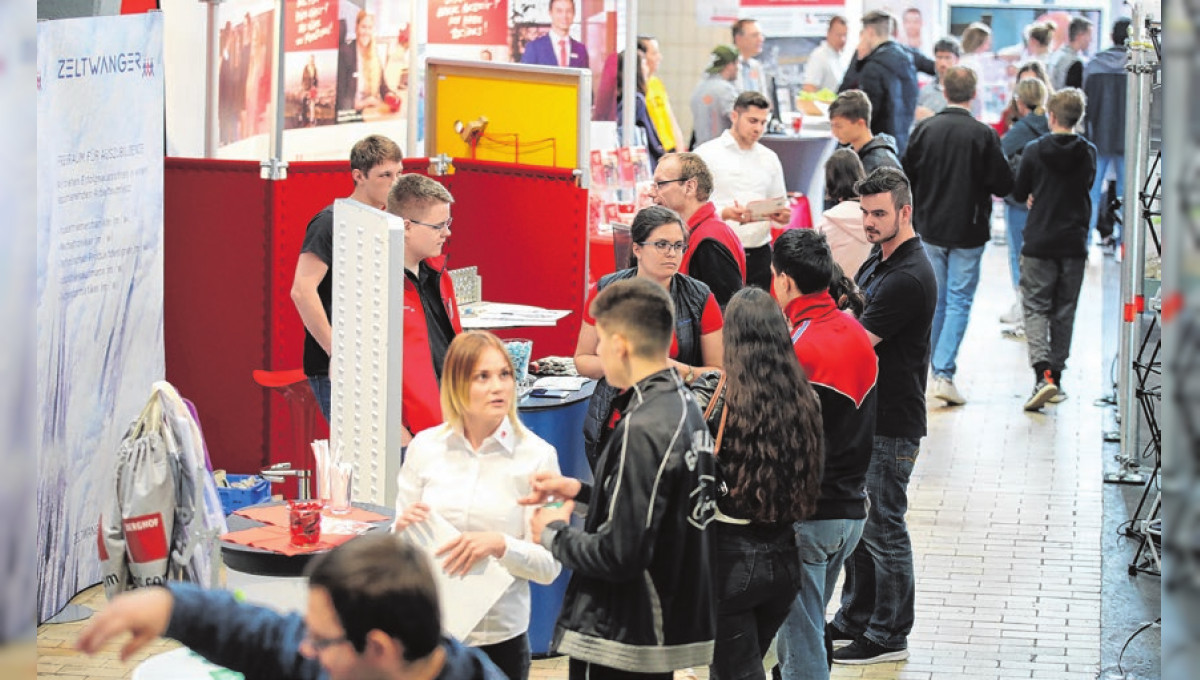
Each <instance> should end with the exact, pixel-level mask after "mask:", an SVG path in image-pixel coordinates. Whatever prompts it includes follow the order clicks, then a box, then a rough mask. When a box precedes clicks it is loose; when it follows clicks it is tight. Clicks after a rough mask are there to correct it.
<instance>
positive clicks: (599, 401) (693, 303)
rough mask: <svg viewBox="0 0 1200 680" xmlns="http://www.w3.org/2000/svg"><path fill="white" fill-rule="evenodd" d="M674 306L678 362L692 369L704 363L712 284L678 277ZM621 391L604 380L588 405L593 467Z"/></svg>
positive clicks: (587, 443) (628, 274) (630, 272)
mask: <svg viewBox="0 0 1200 680" xmlns="http://www.w3.org/2000/svg"><path fill="white" fill-rule="evenodd" d="M636 275H637V269H636V268H631V269H622V270H621V271H618V272H613V273H612V274H607V275H605V276H602V277H600V281H598V282H597V283H596V291H597V292H599V291H602V290H604V289H605V288H606V287H607V286H608V285H609V284H610V283H613V282H614V281H623V280H625V279H630V278H633V277H634V276H636ZM670 293H671V304H672V305H674V307H675V343H676V344H677V345H678V347H679V354H678V355H677V356H676V357H675V360H676V361H679V362H680V363H684V364H687V365H689V366H700V365H702V364H703V361H702V356H701V352H700V335H701V333H700V319H701V317H702V316H704V305H705V303H707V302H708V296H709V295H711V294H712V293H711V292H710V291H709V288H708V285H707V284H705V283H703V282H701V281H698V280H696V279H693V278H692V277H690V276H688V275H686V274H676V275H675V276H673V277H672V278H671V290H670ZM619 393H620V390H618V389H617V388H615V387H613V386H611V385H609V384H608V381H607V380H605V379H603V378H601V379H600V382H599V383H597V384H596V391H595V392H593V393H592V398H591V401H589V402H588V412H587V420H585V421H584V423H583V446H584V451H586V452H587V457H588V463H590V464H592V465H593V466H594V465H595V463H596V458H598V457H599V455H600V450H601V444H602V442H601V435H602V434H604V430H605V425H606V424H607V423H608V421H609V419H610V418H611V417H612V400H613V397H615V396H617V394H619Z"/></svg>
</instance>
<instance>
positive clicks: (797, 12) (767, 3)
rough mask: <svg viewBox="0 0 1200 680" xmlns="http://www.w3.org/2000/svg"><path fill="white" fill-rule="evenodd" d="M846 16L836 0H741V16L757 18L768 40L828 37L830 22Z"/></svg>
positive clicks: (841, 5) (841, 3)
mask: <svg viewBox="0 0 1200 680" xmlns="http://www.w3.org/2000/svg"><path fill="white" fill-rule="evenodd" d="M844 13H845V3H844V2H839V1H837V0H741V9H740V10H739V12H738V16H739V17H741V18H746V17H750V18H754V19H756V20H758V25H759V26H760V27H761V28H762V31H763V34H764V35H765V36H767V37H768V38H796V37H805V38H817V39H818V42H820V40H819V39H820V38H824V37H825V31H826V29H828V28H829V19H830V18H831V17H833V15H835V14H844Z"/></svg>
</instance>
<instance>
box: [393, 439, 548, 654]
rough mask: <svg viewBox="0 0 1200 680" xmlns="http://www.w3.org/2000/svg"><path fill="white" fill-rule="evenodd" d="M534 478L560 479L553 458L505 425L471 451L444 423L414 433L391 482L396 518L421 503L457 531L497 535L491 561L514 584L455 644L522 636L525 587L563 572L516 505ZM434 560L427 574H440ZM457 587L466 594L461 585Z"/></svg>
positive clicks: (528, 511)
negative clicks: (547, 474)
mask: <svg viewBox="0 0 1200 680" xmlns="http://www.w3.org/2000/svg"><path fill="white" fill-rule="evenodd" d="M540 470H549V471H551V472H553V473H555V474H559V468H558V454H557V452H556V451H555V450H554V447H553V446H551V445H550V444H548V443H546V442H545V441H544V440H543V439H541V438H540V437H538V436H537V435H536V434H534V433H533V432H530V431H529V430H528V429H527V428H525V427H523V426H522V427H513V423H512V422H511V421H510V420H509V418H508V417H505V418H504V420H503V421H502V422H501V423H500V426H499V427H498V428H496V431H495V432H493V433H492V434H491V435H490V436H489V437H488V438H487V439H484V440H483V443H482V444H481V445H480V447H479V449H478V450H475V449H473V448H472V447H471V444H470V442H468V441H467V438H466V437H465V436H464V435H463V433H462V432H461V431H458V430H455V429H454V428H452V427H451V426H450V425H449V424H446V423H443V424H442V425H439V426H437V427H433V428H429V429H427V430H424V431H422V432H420V433H418V434H417V435H416V436H415V437H413V440H412V442H411V443H409V445H408V453H407V456H406V458H405V462H404V465H403V466H402V467H401V468H400V474H399V477H398V479H397V482H398V486H399V491H398V493H397V495H396V515H397V516H400V515H401V514H402V513H403V512H404V509H405V508H407V507H408V506H409V505H411V504H412V503H415V502H417V501H422V502H424V503H425V504H426V505H428V506H429V507H430V508H431V509H433V510H435V511H437V512H438V514H440V515H441V516H442V517H444V518H445V519H446V521H447V522H449V523H450V524H451V525H452V526H453V527H454V528H456V529H458V530H459V531H496V532H499V533H501V534H503V535H504V543H505V551H504V557H501V558H500V559H499V560H498V561H499V563H500V565H501V566H503V567H504V568H505V569H507V570H508V571H509V573H510V574H512V575H513V576H514V577H515V578H516V580H515V581H513V584H512V585H510V586H509V587H508V590H507V591H506V592H505V593H504V595H502V596H501V597H500V599H499V600H498V601H497V602H496V605H495V606H494V607H492V609H491V611H490V612H488V614H487V615H486V616H484V617H483V619H482V620H481V621H480V622H479V625H477V626H476V627H475V629H474V630H472V631H471V633H470V634H468V635H467V636H466V639H464V640H463V641H462V642H463V643H464V644H466V645H468V646H471V647H480V646H483V645H491V644H496V643H498V642H504V641H505V640H511V639H512V638H514V637H517V636H518V635H520V634H522V633H524V632H526V631H527V630H528V629H529V608H530V597H529V581H531V580H532V581H535V582H537V583H542V584H548V583H551V582H552V581H554V579H555V578H557V577H558V574H559V571H561V570H562V565H560V564H559V563H558V561H557V560H555V559H554V557H553V556H552V555H551V554H550V551H548V550H546V549H545V548H543V547H542V546H540V545H537V544H536V543H533V542H532V540H531V539H530V535H529V520H530V518H531V517H532V516H533V512H534V510H535V508H532V507H524V506H521V505H518V504H517V499H519V498H521V497H523V496H525V495H527V494H529V492H530V484H529V478H530V477H531V476H532V475H533V473H535V472H538V471H540ZM442 559H443V558H438V559H437V561H436V563H435V564H434V568H441V561H442ZM463 587H469V586H467V585H465V584H464V586H463Z"/></svg>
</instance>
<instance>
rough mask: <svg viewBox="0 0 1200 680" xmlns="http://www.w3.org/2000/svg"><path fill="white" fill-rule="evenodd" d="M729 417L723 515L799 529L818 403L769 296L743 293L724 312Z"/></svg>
mask: <svg viewBox="0 0 1200 680" xmlns="http://www.w3.org/2000/svg"><path fill="white" fill-rule="evenodd" d="M724 333H725V370H726V371H727V372H728V378H727V383H726V387H725V408H726V409H727V416H726V422H725V434H724V437H723V439H722V441H721V450H720V451H719V452H718V453H717V460H718V462H719V464H720V467H721V474H722V476H723V477H724V480H725V483H726V485H727V486H728V487H729V495H728V496H726V497H724V498H722V499H721V500H720V503H719V505H720V507H721V511H722V512H724V513H726V514H727V515H730V516H731V517H737V518H741V519H748V520H750V521H752V522H754V523H759V524H774V523H779V522H798V521H800V520H802V519H805V518H807V517H808V516H810V515H811V514H812V513H813V511H814V510H815V509H816V506H817V496H818V495H819V493H820V486H821V468H822V465H823V463H824V458H825V449H824V447H825V441H824V435H823V430H822V424H821V402H820V401H818V400H817V395H816V392H814V391H813V388H812V386H811V385H809V383H808V378H807V377H805V375H804V369H802V368H801V367H800V362H799V360H797V359H796V354H795V351H794V350H793V349H792V343H791V334H790V333H789V332H788V324H787V320H786V319H784V316H783V312H781V311H780V309H779V305H778V304H776V302H775V300H774V299H773V298H772V297H771V295H770V293H767V292H766V291H764V290H762V289H760V288H743V289H742V290H740V291H738V292H737V294H735V295H734V296H733V298H732V299H730V301H729V306H728V307H727V308H726V309H725V328H724Z"/></svg>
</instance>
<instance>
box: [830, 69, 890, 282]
mask: <svg viewBox="0 0 1200 680" xmlns="http://www.w3.org/2000/svg"><path fill="white" fill-rule="evenodd" d="M829 130H830V132H831V133H833V136H834V137H835V138H836V139H837V140H838V143H839V144H842V145H844V146H849V147H850V148H852V149H854V152H855V153H857V154H858V159H859V160H860V161H862V164H863V172H864V173H865V174H867V175H869V174H871V172H872V171H874V170H875V168H896V169H897V170H899V169H900V158H899V156H897V151H896V139H895V137H892V136H891V135H889V134H887V133H886V132H881V133H879V134H877V135H876V134H872V133H871V100H870V99H869V98H868V97H867V95H866V93H864V92H863V91H862V90H846V91H844V92H842V93H840V94H838V96H837V99H835V100H833V103H831V104H830V105H829ZM831 207H833V206H826V209H829V208H831ZM846 274H847V275H850V274H851V272H846Z"/></svg>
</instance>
